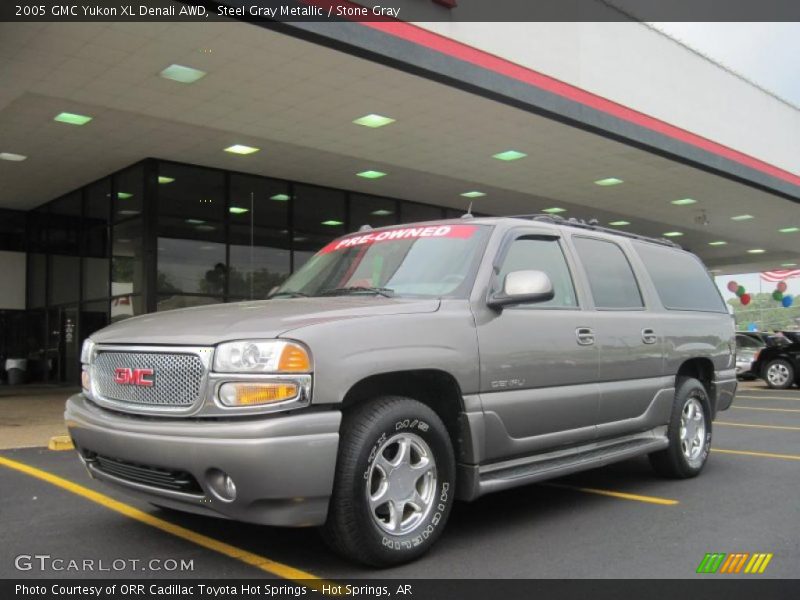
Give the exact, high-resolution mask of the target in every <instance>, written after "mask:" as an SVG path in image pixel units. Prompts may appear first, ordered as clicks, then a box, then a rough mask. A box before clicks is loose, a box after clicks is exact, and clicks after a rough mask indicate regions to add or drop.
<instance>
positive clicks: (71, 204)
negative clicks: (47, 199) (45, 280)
mask: <svg viewBox="0 0 800 600" xmlns="http://www.w3.org/2000/svg"><path fill="white" fill-rule="evenodd" d="M81 198H82V196H81V192H73V193H71V194H67V195H66V196H64V197H63V198H59V199H58V200H56V201H55V202H52V203H51V204H50V216H49V219H48V223H49V226H48V245H49V248H50V252H54V253H58V254H69V255H72V256H78V255H79V254H80V238H81V202H82V200H81Z"/></svg>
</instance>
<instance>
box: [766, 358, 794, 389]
mask: <svg viewBox="0 0 800 600" xmlns="http://www.w3.org/2000/svg"><path fill="white" fill-rule="evenodd" d="M764 379H765V380H766V382H767V385H768V386H769V387H771V388H773V389H776V390H786V389H789V388H790V387H792V385H794V368H793V367H792V364H791V363H790V362H789V361H788V360H784V359H782V358H776V359H775V360H773V361H770V362H769V363H767V366H766V368H765V369H764Z"/></svg>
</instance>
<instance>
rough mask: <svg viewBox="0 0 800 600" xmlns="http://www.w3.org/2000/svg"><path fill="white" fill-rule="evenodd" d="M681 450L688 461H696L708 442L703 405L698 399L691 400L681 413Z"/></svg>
mask: <svg viewBox="0 0 800 600" xmlns="http://www.w3.org/2000/svg"><path fill="white" fill-rule="evenodd" d="M680 438H681V450H682V451H683V455H684V456H685V457H686V459H687V460H688V461H690V462H691V461H696V460H697V459H698V458H699V457H700V454H701V453H702V452H703V446H704V444H705V440H706V420H705V416H704V414H703V405H702V404H701V402H700V400H698V399H697V398H689V399H688V400H687V401H686V404H684V405H683V411H681V430H680Z"/></svg>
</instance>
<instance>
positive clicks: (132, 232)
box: [111, 219, 143, 296]
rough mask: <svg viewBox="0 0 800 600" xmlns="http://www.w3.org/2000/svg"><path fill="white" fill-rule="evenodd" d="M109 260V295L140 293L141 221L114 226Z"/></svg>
mask: <svg viewBox="0 0 800 600" xmlns="http://www.w3.org/2000/svg"><path fill="white" fill-rule="evenodd" d="M112 254H113V256H112V259H111V294H112V295H113V296H120V295H125V294H138V293H140V292H141V291H142V270H143V264H142V220H141V219H133V220H131V221H125V222H124V223H119V224H117V225H115V226H114V231H113V241H112Z"/></svg>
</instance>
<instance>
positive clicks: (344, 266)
mask: <svg viewBox="0 0 800 600" xmlns="http://www.w3.org/2000/svg"><path fill="white" fill-rule="evenodd" d="M466 217H467V218H462V219H460V220H447V221H437V222H431V223H422V224H417V225H404V226H394V227H389V228H383V229H374V230H373V229H371V228H369V227H368V226H365V227H363V228H362V229H361V230H360V231H359V232H358V233H354V234H350V235H347V236H345V237H342V238H340V239H338V240H335V241H333V242H332V243H330V244H329V245H327V246H326V247H325V248H323V249H322V250H321V251H320V252H319V253H317V254H316V255H315V256H314V257H313V258H311V260H309V261H308V262H307V263H306V264H305V265H304V266H303V267H302V268H301V269H300V270H298V271H297V272H296V273H295V274H294V275H292V276H291V277H290V278H289V279H288V280H287V281H286V282H285V283H284V284H283V285H282V286H281V287H280V288H279V289H277V290H276V291H274V292H273V293H272V295H271V297H270V299H268V300H263V301H251V302H240V303H236V304H222V305H216V306H207V307H200V308H189V309H184V310H175V311H169V312H164V313H158V314H147V315H143V316H140V317H136V318H132V319H128V320H125V321H122V322H119V323H116V324H114V325H112V326H110V327H107V328H106V329H103V330H101V331H98V332H97V333H95V334H93V335H92V336H91V339H89V340H87V341H86V342H85V344H84V346H83V351H82V357H81V360H82V362H83V391H82V393H80V394H77V395H75V396H73V397H71V398H70V399H69V400H68V402H67V406H66V414H65V417H66V422H67V425H68V427H69V431H70V434H71V436H72V439H73V440H74V443H75V446H76V448H77V450H78V452H79V454H80V457H81V459H82V460H83V462H84V463H85V465H86V467H87V469H88V471H89V473H90V475H91V476H92V477H94V478H96V479H98V480H101V481H104V482H106V483H108V484H110V485H113V486H116V487H118V488H120V489H122V490H125V491H126V492H130V493H131V494H134V495H137V496H139V497H140V498H143V499H144V500H146V501H148V502H150V503H152V504H155V505H158V506H161V507H166V508H172V509H177V510H181V511H186V512H192V513H198V514H203V515H213V516H217V517H226V518H230V519H236V520H239V521H246V522H251V523H258V524H263V525H282V526H322V528H323V529H322V531H323V536H324V538H325V539H326V540H327V541H328V542H329V544H330V545H331V546H332V547H333V548H334V549H336V550H337V551H339V552H341V553H342V554H344V555H345V556H347V557H350V558H352V559H355V560H357V561H360V562H363V563H366V564H370V565H377V566H382V565H390V564H396V563H401V562H404V561H408V560H411V559H413V558H415V557H417V556H419V555H421V554H422V553H423V552H425V551H426V550H427V549H429V548H430V547H431V545H432V544H433V543H434V542H435V540H436V539H437V538H438V537H439V536H440V535H441V533H442V530H443V529H444V526H445V523H446V522H447V517H448V514H449V513H450V510H451V508H452V506H453V502H454V501H455V500H456V499H461V500H474V499H476V498H478V497H480V496H482V495H483V494H487V493H489V492H494V491H498V490H504V489H507V488H511V487H515V486H518V485H524V484H528V483H531V482H536V481H541V480H544V479H549V478H553V477H558V476H561V475H565V474H568V473H574V472H576V471H581V470H584V469H591V468H594V467H598V466H601V465H605V464H608V463H610V462H614V461H620V460H624V459H628V458H631V457H634V456H639V455H644V454H646V455H648V456H649V458H650V461H651V463H652V465H653V467H654V468H655V470H656V471H657V472H658V473H659V474H662V475H664V476H667V477H674V478H687V477H694V476H696V475H697V474H699V473H700V471H701V470H702V469H703V465H704V464H705V462H706V459H707V458H708V453H709V446H710V442H711V427H712V420H713V418H714V416H715V415H716V414H717V412H718V411H720V410H725V409H727V408H728V407H729V406H730V404H731V402H732V400H733V397H734V393H735V391H736V373H735V356H734V348H735V339H734V323H733V320H732V318H731V317H730V315H729V314H728V312H727V310H726V307H725V304H724V303H723V300H722V298H721V296H720V294H719V292H718V291H717V289H716V286H715V285H714V283H713V282H712V280H711V278H710V277H709V275H708V274H707V272H706V270H705V268H704V267H703V265H702V263H701V262H700V260H699V259H698V258H697V257H695V256H694V255H693V254H691V253H689V252H686V251H683V250H681V249H680V248H679V247H677V246H675V245H674V244H672V243H670V242H668V241H665V240H654V239H649V238H643V237H639V236H635V235H630V234H627V233H622V232H617V231H611V230H607V229H604V228H601V227H597V226H594V225H591V224H586V223H583V222H577V221H574V220H570V221H565V220H561V219H557V218H552V217H547V216H537V215H532V216H523V217H503V218H469V217H470V215H467V216H466Z"/></svg>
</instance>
